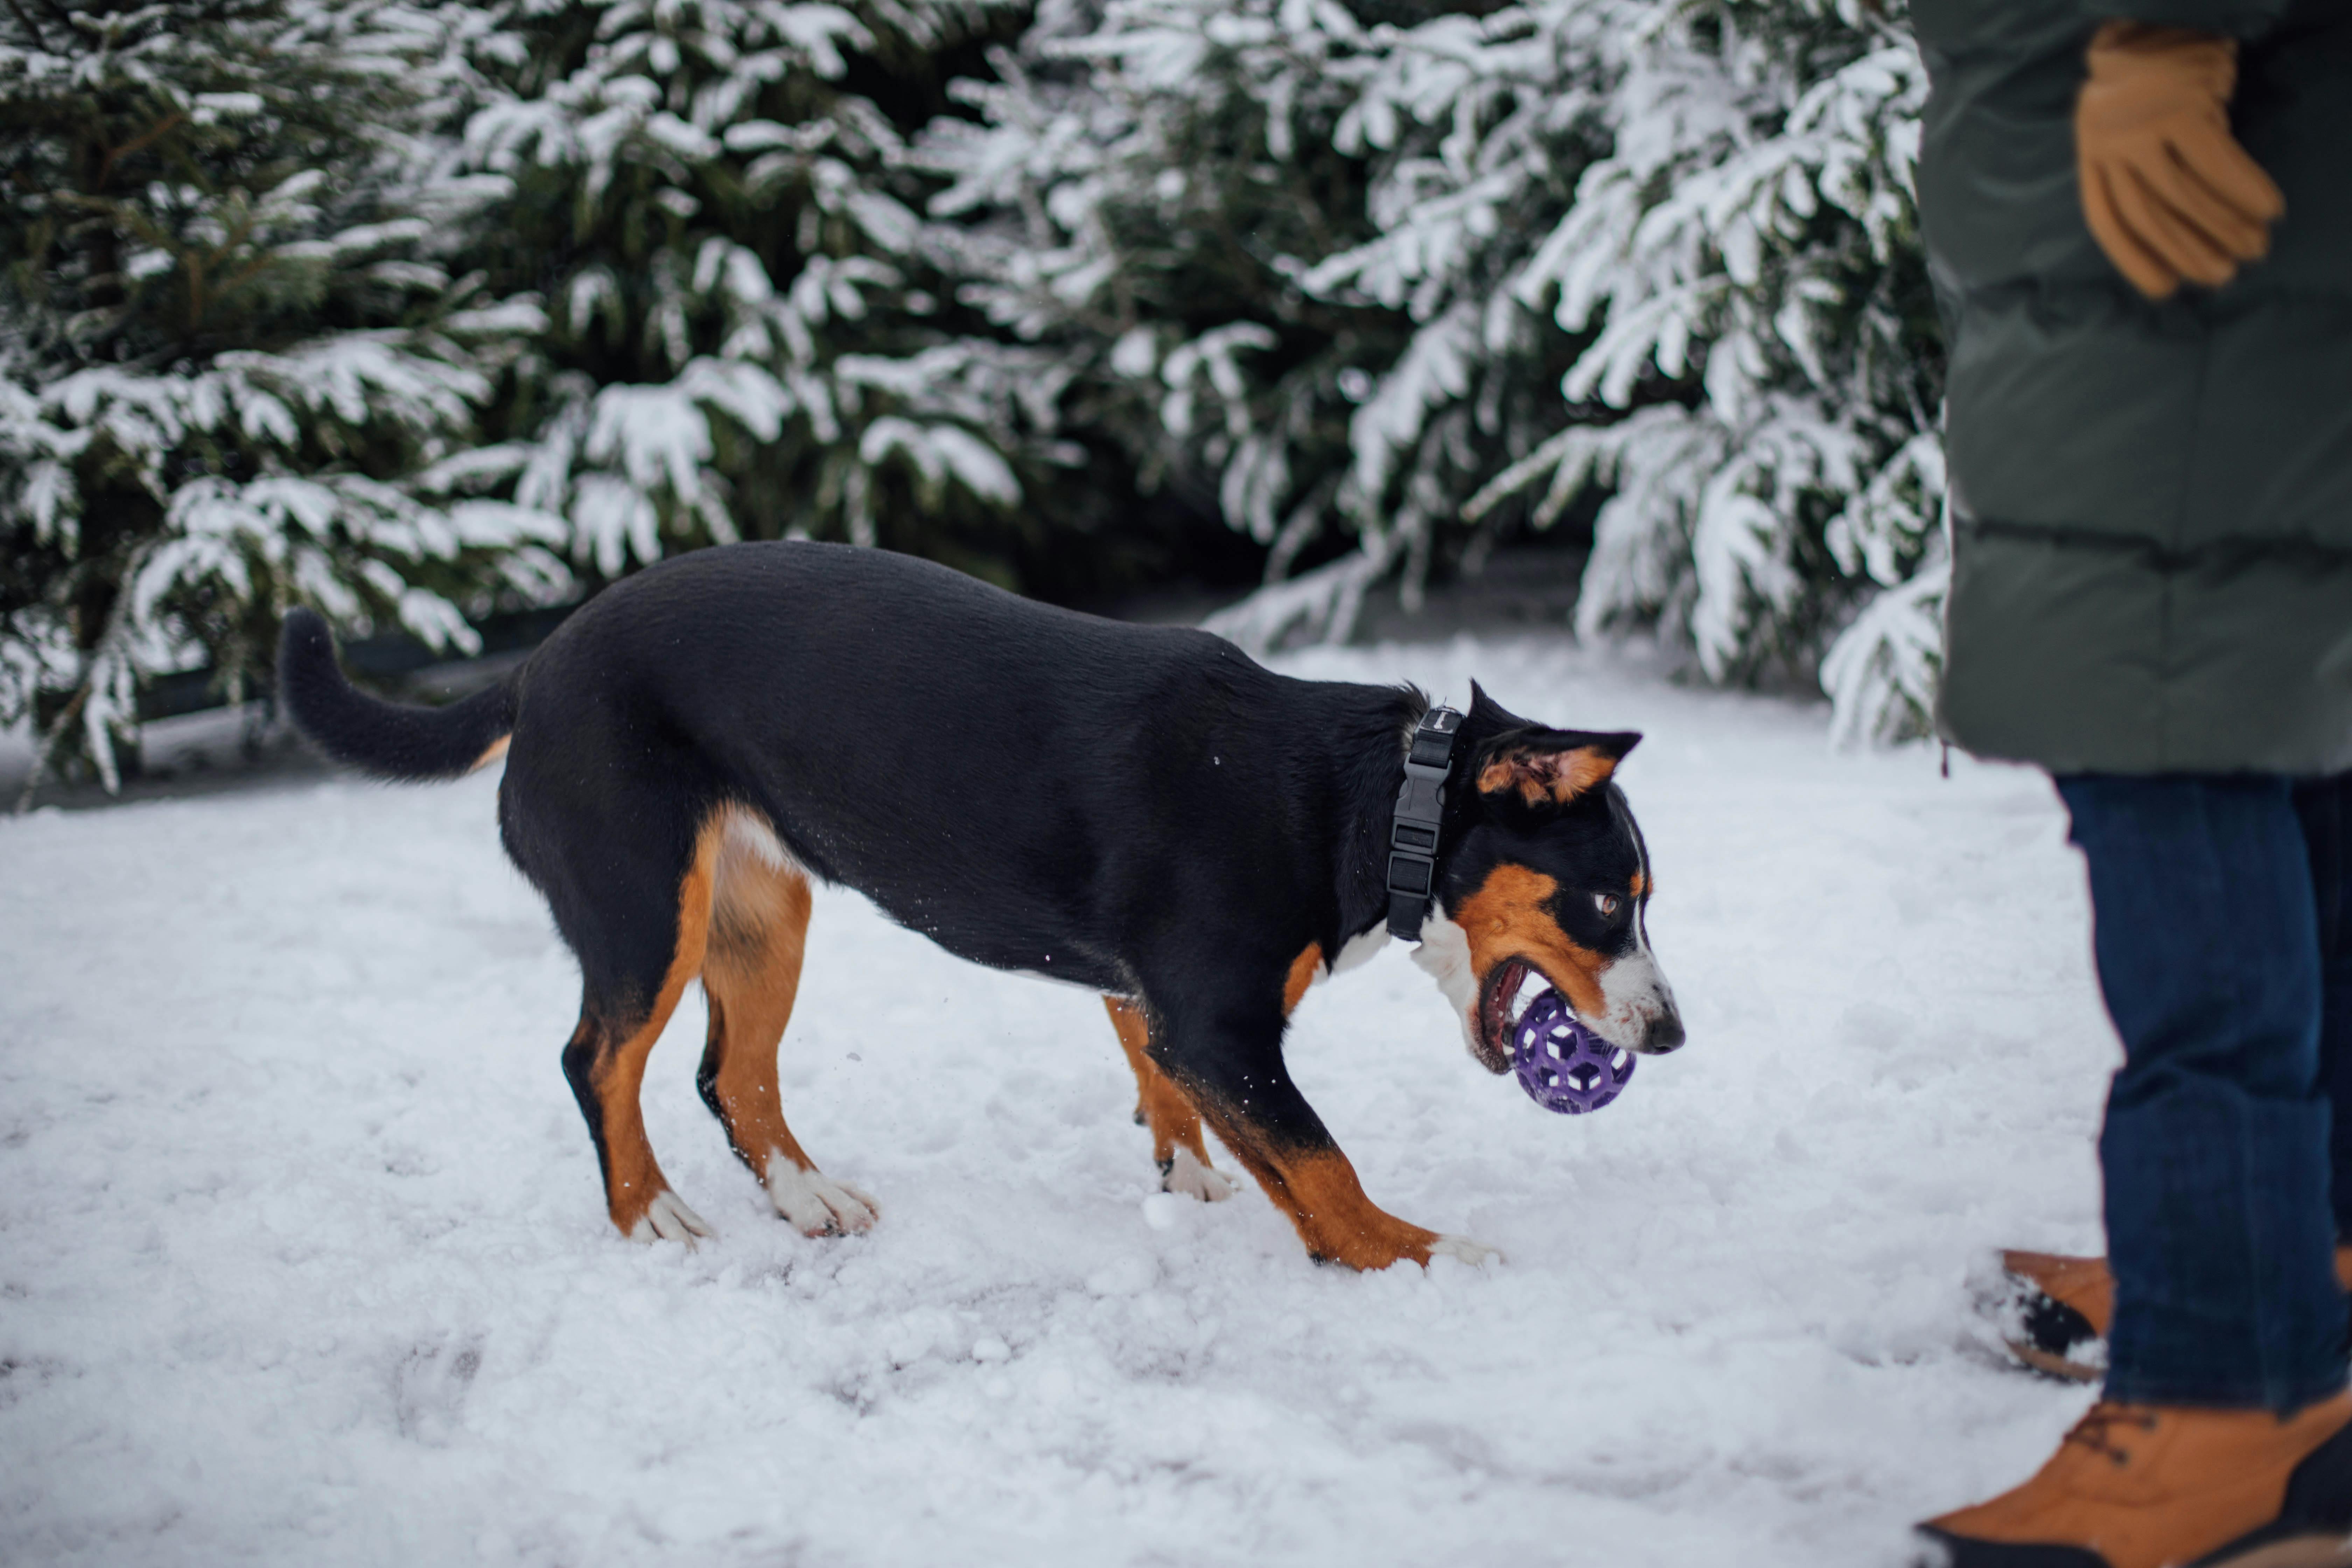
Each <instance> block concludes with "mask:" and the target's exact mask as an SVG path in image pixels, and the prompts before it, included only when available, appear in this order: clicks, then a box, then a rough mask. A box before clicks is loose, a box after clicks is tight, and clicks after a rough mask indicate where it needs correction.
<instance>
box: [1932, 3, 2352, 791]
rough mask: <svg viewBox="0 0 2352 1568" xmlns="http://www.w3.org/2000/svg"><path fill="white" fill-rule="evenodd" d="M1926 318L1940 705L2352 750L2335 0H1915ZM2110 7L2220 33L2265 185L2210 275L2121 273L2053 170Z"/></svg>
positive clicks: (2344, 101)
mask: <svg viewBox="0 0 2352 1568" xmlns="http://www.w3.org/2000/svg"><path fill="white" fill-rule="evenodd" d="M1912 13H1913V18H1914V21H1915V23H1916V27H1917V31H1918V37H1919V45H1920V48H1921V51H1922V53H1923V54H1924V55H1925V56H1926V58H1927V68H1928V72H1929V76H1930V79H1931V81H1932V84H1933V90H1932V92H1931V94H1930V97H1929V100H1928V105H1927V122H1926V126H1925V131H1924V135H1923V138H1922V145H1921V149H1920V160H1919V174H1918V178H1919V205H1920V213H1921V217H1922V220H1923V222H1924V225H1925V227H1926V231H1927V254H1928V264H1929V268H1930V271H1931V274H1932V276H1933V277H1934V279H1935V283H1936V289H1937V300H1938V301H1939V303H1940V304H1941V306H1942V308H1943V310H1944V314H1945V319H1946V324H1947V326H1948V329H1949V330H1950V332H1951V374H1950V381H1949V384H1948V393H1949V400H1948V405H1947V408H1946V420H1947V426H1946V437H1947V447H1948V453H1949V458H1950V473H1951V479H1952V486H1953V489H1952V550H1953V575H1952V588H1951V593H1950V595H1949V597H1948V601H1947V604H1946V609H1945V668H1944V682H1943V690H1942V697H1941V701H1940V713H1939V720H1940V722H1941V726H1942V729H1943V731H1944V734H1945V736H1946V738H1947V739H1948V740H1950V741H1951V742H1954V743H1955V744H1958V745H1960V746H1963V747H1965V748H1967V749H1968V750H1969V751H1972V752H1978V753H1979V754H1981V755H1986V756H1994V757H2010V758H2017V759H2021V760H2025V761H2030V762H2035V763H2042V765H2044V766H2046V767H2048V768H2050V769H2052V770H2053V771H2056V772H2112V773H2233V772H2241V771H2261V772H2267V773H2296V774H2315V773H2336V772H2341V771H2344V770H2346V769H2352V0H2329V3H2326V4H2319V3H2315V0H2112V3H2106V4H2102V3H2101V0H1915V3H1914V5H1913V7H1912ZM2110 16H2122V17H2129V18H2132V19H2136V20H2140V21H2146V22H2158V23H2166V24H2170V25H2174V26H2187V27H2196V28H2200V29H2202V30H2205V31H2208V32H2214V33H2222V34H2228V35H2231V36H2233V37H2237V38H2238V39H2240V40H2241V43H2240V54H2239V84H2238V93H2237V97H2236V99H2235V100H2234V101H2233V103H2232V105H2231V121H2232V124H2233V126H2234V128H2235V130H2236V132H2237V136H2238V139H2239V141H2240V142H2242V144H2243V145H2244V147H2245V149H2246V151H2247V152H2248V153H2251V154H2252V156H2253V158H2254V160H2255V161H2256V162H2257V163H2261V164H2262V165H2263V168H2264V169H2265V170H2267V171H2268V172H2269V174H2270V175H2271V177H2272V178H2273V180H2275V181H2277V182H2278V184H2279V188H2280V189H2281V190H2282V191H2283V192H2284V194H2285V196H2286V204H2287V210H2286V216H2284V218H2282V219H2281V220H2280V221H2279V223H2278V225H2277V226H2276V227H2274V228H2273V231H2272V248H2271V254H2270V256H2269V257H2268V258H2266V259H2264V260H2262V261H2258V262H2255V263H2253V264H2252V265H2251V266H2249V267H2247V268H2244V269H2243V270H2242V271H2241V272H2240V273H2239V275H2238V277H2237V278H2236V279H2235V280H2234V281H2232V282H2231V283H2230V284H2229V285H2228V286H2226V287H2224V288H2222V289H2217V290H2206V289H2197V288H2194V287H2190V288H2187V289H2182V290H2181V292H2180V293H2179V294H2178V295H2176V296H2174V297H2173V298H2172V299H2171V300H2166V301H2164V302H2162V303H2150V302H2149V301H2147V300H2144V299H2142V298H2141V297H2140V296H2139V295H2138V294H2137V293H2136V292H2134V291H2133V289H2132V288H2131V287H2130V285H2129V284H2127V283H2126V282H2125V281H2124V279H2123V276H2122V274H2120V273H2119V272H2117V271H2116V269H2115V268H2114V267H2113V265H2111V264H2110V263H2109V262H2108V261H2107V259H2106V258H2105V255H2104V254H2103V253H2102V252H2101V251H2100V250H2099V248H2098V247H2097V246H2096V245H2095V243H2094V242H2093V240H2092V238H2091V234H2090V230H2089V228H2088V227H2087V226H2086V225H2085V224H2084V219H2083V214H2082V208H2081V205H2079V203H2078V200H2077V197H2076V193H2075V177H2074V132H2073V122H2072V116H2073V109H2074V95H2075V91H2076V89H2078V88H2079V87H2080V86H2081V83H2082V80H2083V77H2084V65H2083V51H2084V46H2085V45H2086V44H2087V43H2088V42H2089V39H2090V36H2091V33H2092V32H2093V31H2094V29H2095V28H2096V27H2097V26H2098V25H2099V23H2100V22H2101V21H2103V20H2105V18H2107V17H2110Z"/></svg>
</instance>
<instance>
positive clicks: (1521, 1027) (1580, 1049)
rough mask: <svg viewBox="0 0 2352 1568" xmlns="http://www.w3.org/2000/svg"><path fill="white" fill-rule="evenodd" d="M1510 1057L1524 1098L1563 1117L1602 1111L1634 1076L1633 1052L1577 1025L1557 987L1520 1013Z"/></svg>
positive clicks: (1512, 1032)
mask: <svg viewBox="0 0 2352 1568" xmlns="http://www.w3.org/2000/svg"><path fill="white" fill-rule="evenodd" d="M1511 1061H1512V1064H1513V1065H1514V1066H1515V1067H1516V1068H1517V1069H1518V1075H1519V1087H1520V1088H1521V1089H1526V1090H1527V1091H1528V1099H1529V1100H1534V1101H1535V1102H1536V1103H1537V1104H1538V1105H1540V1106H1542V1107H1543V1108H1544V1109H1545V1110H1557V1111H1559V1113H1560V1114H1561V1115H1563V1116H1581V1115H1583V1114H1584V1113H1585V1112H1586V1111H1588V1110H1600V1109H1601V1107H1602V1106H1604V1105H1606V1104H1608V1103H1609V1102H1610V1101H1611V1100H1614V1099H1616V1098H1617V1097H1618V1096H1619V1095H1621V1094H1622V1093H1624V1092H1625V1085H1626V1084H1627V1083H1629V1082H1631V1081H1632V1080H1633V1052H1631V1051H1629V1050H1625V1049H1623V1048H1622V1047H1617V1046H1612V1045H1611V1044H1610V1043H1609V1042H1608V1041H1606V1040H1604V1039H1602V1038H1601V1037H1599V1036H1598V1035H1595V1034H1594V1033H1593V1032H1592V1031H1591V1030H1590V1029H1588V1028H1586V1027H1585V1026H1583V1025H1581V1024H1580V1023H1578V1022H1577V1021H1576V1018H1575V1016H1574V1015H1572V1014H1570V1012H1569V1010H1568V1003H1567V1002H1566V1001H1565V1000H1564V999H1563V998H1562V997H1561V996H1560V994H1559V992H1557V991H1546V992H1545V993H1544V994H1542V995H1540V996H1538V997H1537V998H1536V999H1535V1000H1534V1001H1533V1002H1530V1003H1528V1010H1527V1011H1526V1012H1525V1013H1523V1014H1521V1015H1520V1016H1519V1021H1518V1023H1517V1026H1515V1027H1513V1029H1512V1030H1511Z"/></svg>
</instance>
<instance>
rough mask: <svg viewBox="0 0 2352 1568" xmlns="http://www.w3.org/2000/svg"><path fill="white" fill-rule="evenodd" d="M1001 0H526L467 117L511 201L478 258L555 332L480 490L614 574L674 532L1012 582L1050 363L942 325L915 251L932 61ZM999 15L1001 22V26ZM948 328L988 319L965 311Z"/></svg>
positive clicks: (923, 252) (948, 316)
mask: <svg viewBox="0 0 2352 1568" xmlns="http://www.w3.org/2000/svg"><path fill="white" fill-rule="evenodd" d="M993 15H994V13H993V12H992V10H991V9H990V5H989V0H970V3H966V0H904V3H901V0H866V3H863V4H856V5H846V6H845V5H832V4H818V3H809V4H803V3H795V0H660V3H656V0H517V3H516V4H513V5H509V6H508V7H507V8H505V9H504V10H503V11H502V12H500V13H499V16H500V25H499V31H498V33H497V34H496V35H495V36H494V37H492V38H491V39H489V40H488V48H487V49H486V50H485V52H484V55H483V58H484V59H485V60H486V62H488V66H487V68H488V72H489V74H491V75H493V76H495V77H497V78H498V79H499V80H500V82H501V83H502V88H503V90H502V92H501V94H500V96H499V97H498V98H497V99H496V100H493V101H491V102H489V103H488V104H486V105H485V106H484V107H483V108H482V109H481V110H479V111H478V112H477V113H476V114H475V115H474V116H473V118H472V120H471V121H470V123H469V124H468V125H467V130H466V145H467V156H468V160H469V164H470V166H471V167H474V168H477V169H479V170H483V171H486V172H491V173H496V174H500V175H502V176H505V177H507V178H509V179H510V180H511V181H512V182H513V195H512V197H511V199H510V200H509V202H508V203H506V204H505V205H503V206H502V207H501V208H500V209H499V211H498V213H497V214H496V215H495V218H494V221H493V222H492V223H490V224H489V225H488V226H485V227H484V229H483V230H482V232H481V233H480V236H479V237H478V241H477V243H476V245H475V247H474V248H473V250H472V251H471V254H472V255H473V256H475V257H476V258H478V260H479V262H480V264H481V265H483V266H485V267H486V268H488V271H489V272H490V274H491V276H492V277H493V278H494V279H499V280H500V281H501V282H504V283H509V284H511V285H514V286H517V287H529V288H531V289H537V290H539V291H541V293H542V294H543V295H544V298H545V300H546V309H547V312H548V317H549V322H548V326H547V330H546V331H545V332H544V333H543V334H542V335H541V337H540V338H539V340H538V342H537V343H536V345H535V348H534V352H533V353H531V354H530V356H529V357H528V358H526V359H525V360H523V361H520V362H519V363H518V364H517V366H516V368H515V370H514V372H513V374H512V375H511V376H510V378H509V385H508V387H507V389H506V393H505V396H504V402H503V404H502V418H503V420H504V422H505V425H506V427H507V432H508V437H509V438H508V439H506V440H504V441H501V442H499V443H498V444H496V445H494V446H490V447H485V448H483V449H482V450H480V451H478V452H477V453H475V454H474V455H473V457H472V458H470V459H469V461H470V464H471V468H472V479H473V481H474V482H476V483H478V484H485V485H492V486H502V487H509V488H508V489H505V490H504V491H503V493H509V494H511V495H513V496H514V497H515V498H516V499H517V500H520V502H521V503H522V504H524V505H526V506H529V507H531V508H534V509H541V510H551V511H559V512H562V513H563V514H564V515H566V516H567V517H568V518H569V519H570V520H571V522H572V553H573V558H574V560H575V562H576V563H578V564H579V565H580V566H581V567H583V569H585V570H587V571H588V572H590V573H591V574H593V575H597V576H602V577H605V578H610V577H614V576H617V575H619V574H622V573H623V572H625V571H626V570H629V569H631V568H633V567H634V566H635V565H639V564H643V563H650V562H652V561H654V560H656V559H658V558H659V557H660V556H661V555H662V554H663V553H665V552H668V551H672V550H676V549H679V548H684V547H689V546H693V545H697V544H703V543H710V542H726V541H730V540H734V539H739V538H771V539H772V538H778V537H782V536H785V535H787V534H807V535H814V536H816V537H820V538H835V539H845V540H849V541H853V542H858V543H867V544H872V543H883V544H887V545H890V546H892V547H895V548H898V549H903V550H910V551H914V552H918V553H921V554H925V555H929V556H931V557H933V558H936V559H940V560H945V561H948V562H950V563H953V564H955V565H958V566H960V567H962V568H964V569H966V570H969V571H972V572H974V573H976V574H980V575H982V576H987V577H991V578H994V579H996V580H998V581H1001V582H1018V581H1020V580H1021V579H1022V577H1023V576H1024V572H1023V563H1024V552H1034V550H1035V549H1036V548H1037V547H1038V545H1039V544H1040V543H1041V541H1040V540H1038V539H1037V538H1036V537H1035V536H1034V519H1033V517H1032V516H1031V515H1030V512H1029V510H1028V509H1026V508H1024V506H1023V505H1022V504H1021V503H1022V501H1023V499H1024V473H1027V474H1032V475H1034V474H1035V473H1036V472H1038V471H1039V470H1041V469H1043V470H1047V471H1050V470H1052V469H1053V468H1054V467H1055V465H1056V464H1058V463H1066V462H1068V461H1070V460H1072V459H1073V457H1074V451H1073V449H1072V448H1068V447H1064V446H1060V445H1057V444H1055V443H1053V442H1052V441H1050V440H1048V439H1046V438H1045V437H1044V435H1043V434H1042V433H1043V432H1045V430H1047V429H1049V428H1050V427H1051V426H1052V425H1053V423H1054V413H1053V405H1054V401H1055V395H1056V393H1057V390H1058V383H1057V379H1056V375H1055V367H1054V366H1053V365H1052V364H1050V363H1046V362H1045V361H1044V360H1042V358H1041V357H1040V356H1038V355H1036V354H1034V353H1029V352H1026V351H1024V350H1022V349H1020V348H1019V347H1018V346H1015V345H1007V344H1004V343H1003V342H998V341H996V340H995V339H994V337H993V336H992V334H990V333H989V332H987V331H985V330H984V329H982V330H979V331H959V330H958V328H959V323H960V321H961V318H962V317H963V315H964V314H965V313H964V312H961V310H960V308H959V307H958V306H957V304H956V302H955V300H953V299H952V298H951V297H950V296H949V295H948V293H947V292H946V289H944V287H943V285H942V284H941V282H940V279H938V277H937V276H936V275H935V273H934V272H933V270H932V269H931V268H930V267H929V253H928V249H927V246H926V244H925V240H924V229H925V224H924V220H923V218H922V216H920V206H921V203H922V192H923V184H922V180H921V177H920V175H919V174H917V173H916V172H914V171H912V170H911V169H909V168H908V166H907V163H906V159H905V149H904V145H903V142H902V137H901V132H900V131H899V128H898V123H897V121H895V120H894V118H893V113H892V110H898V114H899V116H900V117H901V118H905V119H908V120H911V121H914V122H917V123H919V121H920V119H921V118H922V115H923V112H925V111H924V110H919V109H918V110H912V111H910V110H908V109H907V108H906V107H905V106H903V105H900V104H897V103H889V102H885V101H881V100H889V99H892V98H903V99H905V100H908V102H909V103H919V102H920V100H921V97H922V93H923V90H924V89H925V87H926V86H927V84H928V82H929V72H930V71H931V69H932V68H933V66H932V60H933V58H934V57H935V56H939V55H940V54H941V53H943V52H945V51H950V50H952V49H953V48H954V47H956V46H957V45H958V44H959V43H960V42H961V41H963V40H967V39H970V38H973V37H977V36H978V35H979V34H980V32H981V31H982V29H984V28H985V27H986V26H991V25H992V16H993ZM1006 25H1008V26H1009V25H1010V22H1009V20H1008V22H1007V24H1006ZM962 324H963V325H967V326H971V327H975V328H977V327H980V326H981V324H980V323H978V322H977V321H963V322H962Z"/></svg>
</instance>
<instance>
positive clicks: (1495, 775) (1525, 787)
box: [1474, 725, 1642, 811]
mask: <svg viewBox="0 0 2352 1568" xmlns="http://www.w3.org/2000/svg"><path fill="white" fill-rule="evenodd" d="M1641 739H1642V737H1641V736H1640V735H1638V734H1636V733H1633V732H1632V731H1619V732H1616V733H1613V734H1606V735H1596V734H1590V733H1587V732H1585V731H1581V730H1546V729H1542V728H1540V727H1538V726H1534V725H1529V726H1528V727H1527V728H1524V729H1520V730H1515V731H1509V732H1507V733H1505V734H1501V735H1497V736H1496V737H1495V738H1494V739H1493V740H1492V741H1490V742H1487V743H1486V747H1485V748H1484V749H1483V750H1482V751H1481V752H1479V754H1478V757H1477V759H1476V763H1475V765H1476V770H1477V771H1476V773H1475V775H1474V776H1475V778H1476V780H1477V784H1478V794H1479V796H1480V797H1481V798H1482V799H1484V800H1485V801H1486V803H1487V804H1488V805H1502V806H1509V805H1513V804H1514V803H1516V804H1517V805H1518V806H1521V807H1526V808H1532V809H1535V810H1538V811H1540V810H1544V809H1546V808H1548V807H1559V806H1563V805H1568V804H1569V803H1570V801H1572V800H1575V799H1577V798H1578V797H1580V796H1581V795H1589V794H1590V793H1591V792H1592V791H1594V790H1596V789H1599V788H1600V787H1601V785H1602V784H1607V783H1608V782H1609V780H1610V778H1611V777H1612V775H1613V774H1614V773H1616V772H1617V764H1618V763H1621V762H1622V761H1623V760H1624V758H1625V753H1626V752H1630V751H1632V750H1633V748H1634V747H1635V746H1636V745H1638V744H1639V743H1640V742H1641Z"/></svg>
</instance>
